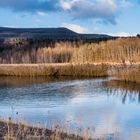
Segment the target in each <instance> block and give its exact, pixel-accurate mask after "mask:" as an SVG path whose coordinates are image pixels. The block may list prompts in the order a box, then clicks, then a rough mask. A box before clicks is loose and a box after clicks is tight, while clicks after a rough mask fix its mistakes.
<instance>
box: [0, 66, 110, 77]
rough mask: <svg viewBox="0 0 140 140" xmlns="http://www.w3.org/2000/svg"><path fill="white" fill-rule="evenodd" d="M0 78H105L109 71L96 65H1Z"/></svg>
mask: <svg viewBox="0 0 140 140" xmlns="http://www.w3.org/2000/svg"><path fill="white" fill-rule="evenodd" d="M0 76H30V77H34V76H51V77H57V76H72V77H105V76H108V70H107V67H106V65H94V64H50V65H49V64H40V65H38V64H34V65H30V64H29V65H1V66H0Z"/></svg>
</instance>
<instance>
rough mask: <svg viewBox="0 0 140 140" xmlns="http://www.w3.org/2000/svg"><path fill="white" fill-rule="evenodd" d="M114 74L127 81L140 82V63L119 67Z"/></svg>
mask: <svg viewBox="0 0 140 140" xmlns="http://www.w3.org/2000/svg"><path fill="white" fill-rule="evenodd" d="M114 75H115V76H116V77H117V78H118V79H120V80H123V81H126V82H135V83H139V84H140V67H139V65H137V66H136V65H130V66H123V67H118V68H116V69H115V71H114Z"/></svg>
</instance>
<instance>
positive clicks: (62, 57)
mask: <svg viewBox="0 0 140 140" xmlns="http://www.w3.org/2000/svg"><path fill="white" fill-rule="evenodd" d="M139 56H140V38H119V39H116V40H109V41H105V42H100V43H99V44H98V43H82V42H73V43H71V42H59V43H55V44H53V46H52V45H49V46H48V45H46V46H45V45H42V46H38V47H34V46H30V47H26V48H22V47H20V48H18V47H16V48H15V47H13V49H12V50H3V52H1V53H0V63H10V64H13V63H14V64H15V63H98V62H100V63H107V62H108V63H110V62H111V63H112V62H113V63H139V62H140V57H139Z"/></svg>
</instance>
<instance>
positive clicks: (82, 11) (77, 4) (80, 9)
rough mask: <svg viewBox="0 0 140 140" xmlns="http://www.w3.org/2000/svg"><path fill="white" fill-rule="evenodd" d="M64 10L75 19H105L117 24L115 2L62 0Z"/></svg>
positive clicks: (108, 0)
mask: <svg viewBox="0 0 140 140" xmlns="http://www.w3.org/2000/svg"><path fill="white" fill-rule="evenodd" d="M60 3H61V6H62V8H63V9H64V10H65V11H67V12H68V13H69V14H70V15H71V16H72V17H73V18H74V19H94V18H96V19H98V18H99V19H104V20H106V21H108V22H109V23H112V24H115V23H116V21H115V15H116V9H117V3H116V1H115V0H94V1H92V0H60Z"/></svg>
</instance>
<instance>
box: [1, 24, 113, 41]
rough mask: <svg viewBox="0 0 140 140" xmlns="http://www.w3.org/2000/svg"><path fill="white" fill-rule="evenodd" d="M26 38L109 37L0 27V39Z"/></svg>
mask: <svg viewBox="0 0 140 140" xmlns="http://www.w3.org/2000/svg"><path fill="white" fill-rule="evenodd" d="M7 38H24V39H25V38H28V39H49V40H53V41H57V40H60V41H61V40H62V41H64V40H87V41H89V40H90V41H92V40H93V41H95V40H98V39H99V40H108V39H112V37H111V36H108V35H103V34H78V33H76V32H73V31H71V30H69V29H67V28H7V27H0V39H1V40H2V39H7Z"/></svg>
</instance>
